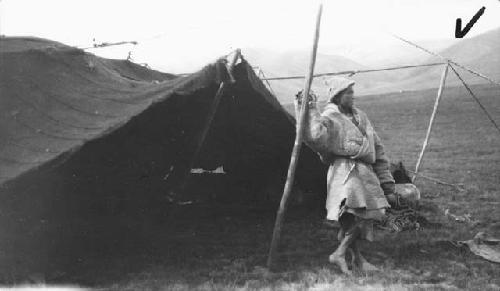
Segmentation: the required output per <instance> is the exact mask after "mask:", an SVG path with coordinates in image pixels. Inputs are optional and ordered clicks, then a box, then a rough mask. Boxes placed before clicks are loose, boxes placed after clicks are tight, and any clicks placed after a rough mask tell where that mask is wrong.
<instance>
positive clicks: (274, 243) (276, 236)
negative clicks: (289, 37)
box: [267, 4, 323, 270]
mask: <svg viewBox="0 0 500 291" xmlns="http://www.w3.org/2000/svg"><path fill="white" fill-rule="evenodd" d="M322 10H323V5H321V4H320V6H319V10H318V15H317V17H316V30H315V33H314V42H313V47H312V51H311V59H310V63H309V74H308V75H307V79H306V82H305V89H304V94H303V98H302V99H303V100H302V106H301V110H300V116H299V120H298V123H297V134H296V136H295V143H294V145H293V151H292V156H291V159H290V165H289V167H288V175H287V178H286V183H285V188H284V190H283V196H282V197H281V202H280V206H279V208H278V213H277V215H276V222H275V224H274V230H273V238H272V240H271V247H270V249H269V256H268V258H267V268H268V269H269V270H271V267H272V264H273V262H274V258H275V256H276V250H277V248H278V244H279V241H280V236H281V225H282V223H283V218H284V215H285V208H286V203H287V200H288V196H290V193H291V192H292V187H293V182H294V178H295V169H296V168H297V161H298V159H299V153H300V149H301V147H302V135H303V132H304V130H303V127H304V121H305V118H306V113H307V101H308V99H309V91H310V89H311V83H312V80H313V73H314V65H315V63H316V52H317V50H318V40H319V29H320V23H321V12H322Z"/></svg>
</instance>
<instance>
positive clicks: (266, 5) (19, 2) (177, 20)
mask: <svg viewBox="0 0 500 291" xmlns="http://www.w3.org/2000/svg"><path fill="white" fill-rule="evenodd" d="M322 2H323V6H324V7H323V17H322V22H321V36H320V43H319V52H320V53H321V52H323V53H329V54H335V53H338V54H342V51H341V50H340V49H339V51H335V48H336V47H337V48H338V47H346V46H347V47H349V46H351V47H356V46H358V47H361V46H363V47H367V48H369V47H371V46H373V48H374V54H376V50H380V49H381V48H383V47H384V45H386V44H387V45H389V44H391V43H394V42H395V41H396V40H395V39H394V38H392V37H391V36H390V35H389V33H394V34H397V35H400V36H402V37H405V38H408V39H410V40H413V41H419V40H440V39H453V38H454V32H455V20H456V19H457V18H462V21H463V23H464V24H463V25H465V24H466V23H467V22H468V21H469V20H470V19H471V18H472V16H473V15H474V14H475V13H476V12H477V11H478V10H479V9H480V8H481V7H482V6H485V7H486V10H485V12H484V14H483V15H482V17H481V18H480V19H479V20H478V21H477V23H476V24H475V25H474V27H473V28H472V29H471V31H470V32H469V33H468V34H467V35H466V38H469V37H473V36H475V35H478V34H480V33H482V32H485V31H488V30H491V29H494V28H497V27H500V1H499V0H432V1H431V0H399V1H396V0H377V1H373V0H351V1H320V0H307V1H291V0H288V1H283V0H276V1H272V0H253V1H240V0H215V1H200V0H182V1H150V0H141V1H126V0H121V1H115V0H106V1H104V0H100V1H97V0H86V1H82V0H80V1H76V0H0V34H3V35H7V36H37V37H42V38H48V39H52V40H56V41H60V42H62V43H65V44H68V45H72V46H77V47H81V48H84V47H91V46H92V45H93V43H94V42H96V43H102V42H119V41H131V40H134V41H138V45H123V46H119V47H108V48H101V49H88V50H87V51H89V52H91V53H95V54H97V55H100V56H104V57H109V58H118V59H124V58H126V57H127V55H128V53H129V52H131V56H132V58H133V60H134V61H136V62H138V63H147V64H149V65H150V66H151V67H153V68H157V69H160V70H163V71H167V72H171V73H185V72H192V71H194V70H196V69H198V68H200V67H201V66H203V65H204V64H206V63H208V62H210V61H213V60H215V59H217V58H218V57H219V56H221V55H224V54H227V53H229V52H230V51H231V50H234V49H235V48H238V47H240V48H246V47H252V48H263V49H268V50H274V51H285V50H301V49H310V47H311V45H312V38H313V30H314V22H315V18H316V13H317V9H318V6H319V3H322ZM243 53H244V51H243Z"/></svg>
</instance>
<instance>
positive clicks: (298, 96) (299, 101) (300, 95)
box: [295, 90, 318, 105]
mask: <svg viewBox="0 0 500 291" xmlns="http://www.w3.org/2000/svg"><path fill="white" fill-rule="evenodd" d="M303 95H304V94H303V90H300V91H299V92H298V93H297V94H296V95H295V101H296V102H297V104H299V105H300V104H302V99H303ZM307 101H308V102H309V104H311V103H316V102H317V101H318V97H317V96H316V94H314V92H313V91H312V90H310V91H309V98H308V100H307Z"/></svg>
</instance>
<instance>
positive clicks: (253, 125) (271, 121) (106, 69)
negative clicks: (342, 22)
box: [0, 37, 322, 184]
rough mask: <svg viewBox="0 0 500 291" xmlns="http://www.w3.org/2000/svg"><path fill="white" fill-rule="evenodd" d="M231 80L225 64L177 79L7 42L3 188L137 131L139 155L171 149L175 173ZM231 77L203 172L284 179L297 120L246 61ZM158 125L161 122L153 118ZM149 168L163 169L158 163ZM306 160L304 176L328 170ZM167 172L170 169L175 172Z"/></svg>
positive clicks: (73, 52) (74, 52) (31, 43)
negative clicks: (267, 172) (272, 174)
mask: <svg viewBox="0 0 500 291" xmlns="http://www.w3.org/2000/svg"><path fill="white" fill-rule="evenodd" d="M226 71H227V70H226V66H225V63H224V61H222V60H220V61H218V62H216V63H214V64H211V65H208V66H206V67H205V68H203V69H202V70H201V71H199V72H197V73H194V74H192V75H189V76H186V77H176V76H174V75H171V74H165V73H160V72H157V71H153V70H149V69H147V68H144V67H142V66H139V65H136V64H133V63H131V62H128V61H121V60H108V59H103V58H99V57H96V56H94V55H92V54H88V53H85V52H84V51H82V50H79V49H76V48H73V47H68V46H65V45H63V44H60V43H57V42H52V41H48V40H43V39H37V38H6V37H4V38H1V39H0V92H1V98H0V118H1V121H0V161H1V163H0V184H4V183H5V182H7V181H9V180H13V179H16V178H19V177H20V176H22V174H23V173H26V172H28V171H30V170H33V169H38V168H40V167H41V166H43V165H47V164H60V163H61V161H63V160H64V161H65V159H67V157H68V156H69V155H71V154H74V153H76V152H78V151H80V150H81V148H82V146H84V145H86V144H87V143H89V142H91V141H95V140H97V139H102V138H104V137H106V138H107V141H106V142H105V143H113V138H111V137H107V136H108V135H109V134H111V133H114V132H116V131H118V129H120V130H121V131H118V133H116V134H115V136H117V135H119V132H124V131H127V129H130V130H137V131H136V132H134V134H137V135H136V136H130V137H128V138H127V139H130V138H137V143H136V144H135V146H136V149H137V151H138V152H137V154H145V153H146V154H147V151H149V149H147V146H148V145H146V143H149V145H151V144H152V143H156V144H155V146H156V147H165V150H164V151H163V152H164V155H169V154H172V156H175V157H176V159H177V160H178V161H176V162H177V164H179V163H181V161H183V162H186V161H187V160H188V159H189V150H190V148H189V147H187V148H186V144H190V142H192V141H193V138H192V137H193V135H196V134H197V132H199V130H200V128H202V126H203V124H202V123H203V121H204V118H203V117H204V116H205V115H206V114H207V108H209V106H210V104H211V101H212V99H213V97H214V95H215V91H216V89H217V88H218V84H219V83H220V82H221V81H223V80H227V78H228V76H227V72H226ZM235 75H236V76H237V77H236V80H237V82H236V83H235V84H234V85H233V86H232V88H231V90H230V93H228V94H226V95H229V96H224V98H223V101H222V102H221V105H220V108H218V113H217V118H216V120H215V122H214V125H213V127H214V128H212V129H211V130H210V131H211V132H212V133H211V134H210V135H209V138H208V140H207V142H206V146H204V150H203V154H202V155H201V156H200V161H199V162H198V164H200V165H199V166H204V167H205V168H211V169H213V168H214V167H216V166H219V165H222V164H224V166H225V168H227V169H229V168H245V169H246V171H248V170H252V171H253V170H256V171H262V169H263V168H272V167H273V165H274V166H277V167H279V168H280V171H281V172H282V171H283V169H284V168H286V164H287V163H288V156H289V153H290V149H291V142H292V141H293V135H294V120H293V118H292V117H291V116H290V115H289V114H288V113H286V111H285V110H283V108H282V107H281V105H280V104H279V103H278V101H277V100H276V98H274V97H273V96H272V95H271V94H270V93H269V91H268V90H267V89H266V88H265V86H264V85H263V84H262V83H261V81H260V80H259V79H258V77H257V76H256V75H255V74H254V73H253V70H252V69H251V66H250V65H249V64H248V63H246V62H245V61H244V60H243V61H242V62H241V63H240V64H239V65H237V67H236V70H235ZM153 104H154V105H155V106H152V105H153ZM162 110H163V111H162ZM142 114H145V116H139V115H142ZM156 115H157V116H158V119H154V118H153V116H156ZM161 116H163V117H161ZM134 117H136V120H133V119H134ZM167 122H172V123H171V124H170V126H168V130H167V131H161V130H160V129H162V126H164V125H165V123H167ZM174 124H175V126H173V125H174ZM125 125H127V126H126V127H125V128H123V127H124V126H125ZM219 128H220V129H219ZM148 139H149V141H148ZM116 146H117V147H119V144H116ZM170 147H174V148H175V151H172V150H171V148H170ZM176 147H177V148H176ZM167 149H168V150H170V152H169V153H165V152H166V151H168V150H167ZM181 150H183V151H182V153H181V152H180V151H181ZM94 154H96V152H94ZM223 156H224V157H223ZM256 156H259V157H260V159H256V158H255V157H256ZM152 159H156V160H157V163H158V161H159V160H161V159H162V157H154V158H153V157H152ZM169 159H170V161H171V160H172V158H167V159H166V160H169ZM221 159H225V160H224V161H222V160H221ZM304 159H305V162H306V164H309V165H310V166H311V167H312V168H309V169H308V170H307V171H303V172H304V175H305V176H311V173H313V172H316V173H317V172H318V169H319V168H322V167H321V165H320V164H319V163H318V160H317V158H316V157H315V156H314V155H313V154H311V152H310V151H308V150H306V151H305V154H304ZM166 160H164V161H166ZM270 161H275V162H277V163H273V164H270V163H269V162H270ZM65 162H67V161H65ZM152 162H153V161H152ZM259 163H260V164H259ZM167 164H168V163H166V164H164V165H165V166H166V167H167V168H170V167H171V166H172V165H174V164H173V163H170V164H168V165H167ZM236 165H240V166H236ZM46 167H47V166H46ZM305 167H307V165H306V166H305ZM163 170H165V169H163ZM281 174H282V173H281Z"/></svg>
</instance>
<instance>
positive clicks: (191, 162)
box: [170, 49, 241, 199]
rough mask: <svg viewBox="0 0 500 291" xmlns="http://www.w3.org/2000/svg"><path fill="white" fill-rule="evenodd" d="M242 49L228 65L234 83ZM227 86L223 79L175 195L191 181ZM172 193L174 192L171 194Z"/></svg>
mask: <svg viewBox="0 0 500 291" xmlns="http://www.w3.org/2000/svg"><path fill="white" fill-rule="evenodd" d="M240 54H241V51H240V49H237V50H235V52H234V56H233V58H232V60H231V62H230V63H229V66H228V73H229V78H230V82H231V83H234V82H235V81H236V80H235V79H234V76H233V68H234V66H235V64H236V62H237V61H238V58H239V57H240ZM226 87H227V84H226V81H222V82H221V83H220V85H219V89H218V90H217V93H216V94H215V97H214V100H213V101H212V105H211V107H210V110H209V112H208V114H207V119H206V121H205V125H204V127H203V129H202V131H201V133H200V136H199V138H198V141H197V144H196V148H195V150H194V153H193V154H192V155H191V158H190V160H189V164H188V167H187V169H185V173H183V175H181V179H182V180H181V182H180V183H179V185H178V186H177V190H176V191H175V192H174V193H173V196H176V195H178V194H182V193H183V192H184V190H185V188H186V185H187V182H188V181H189V176H190V173H191V169H192V168H193V167H194V163H195V162H196V161H197V160H198V156H199V155H200V151H201V148H202V147H203V144H204V143H205V139H206V137H207V135H208V131H209V130H210V127H211V125H212V121H213V120H214V117H215V113H216V112H217V107H218V106H219V103H220V100H221V99H222V95H224V89H225V88H226ZM171 195H172V194H171ZM170 198H171V199H175V198H176V197H170Z"/></svg>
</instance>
